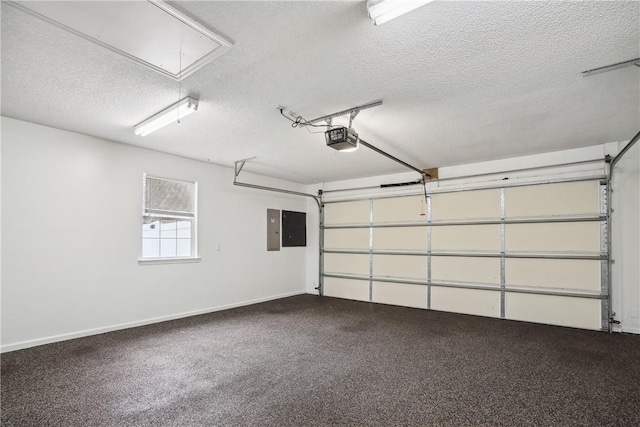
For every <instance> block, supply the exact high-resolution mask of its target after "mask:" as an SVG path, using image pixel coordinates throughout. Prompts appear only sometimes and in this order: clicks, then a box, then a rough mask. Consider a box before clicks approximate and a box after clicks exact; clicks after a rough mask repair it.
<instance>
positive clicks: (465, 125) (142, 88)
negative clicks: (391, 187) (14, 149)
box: [1, 1, 640, 183]
mask: <svg viewBox="0 0 640 427" xmlns="http://www.w3.org/2000/svg"><path fill="white" fill-rule="evenodd" d="M2 3H3V4H2V10H1V14H2V63H1V66H2V70H1V71H2V115H4V116H8V117H13V118H17V119H22V120H26V121H30V122H35V123H40V124H44V125H47V126H53V127H57V128H60V129H66V130H70V131H74V132H79V133H83V134H88V135H93V136H97V137H101V138H106V139H110V140H114V141H118V142H123V143H127V144H133V145H138V146H142V147H147V148H151V149H154V150H159V151H164V152H168V153H174V154H178V155H182V156H186V157H190V158H194V159H199V160H204V161H207V160H208V161H210V162H212V163H217V164H222V165H226V166H232V165H233V162H234V161H235V160H239V159H242V158H247V157H253V156H257V158H256V159H255V160H254V161H252V162H250V163H248V164H247V166H246V170H249V171H253V172H259V173H263V174H266V175H271V176H275V177H280V178H284V179H289V180H293V181H296V182H301V183H313V182H321V181H332V180H338V179H347V178H356V177H364V176H372V175H380V174H388V173H394V172H404V171H406V169H404V168H403V167H402V166H401V165H399V164H397V163H395V162H392V161H391V160H389V159H387V158H385V157H383V156H380V155H379V154H376V153H374V152H372V151H370V150H367V149H366V148H364V147H362V148H360V149H359V150H358V151H356V152H355V153H348V154H347V153H337V152H336V151H334V150H332V149H330V148H327V147H325V146H324V136H323V135H322V134H321V133H318V134H311V133H309V132H308V131H307V130H305V129H302V128H298V129H293V128H291V127H290V122H288V121H287V120H286V119H284V118H283V117H281V116H280V115H279V112H278V111H277V109H276V106H277V105H283V106H286V107H287V108H288V109H289V110H292V111H295V112H297V113H299V114H302V115H303V116H304V117H305V118H307V119H312V118H315V117H318V116H322V115H325V114H329V113H333V112H335V111H339V110H342V109H345V108H349V107H353V106H356V105H360V104H363V103H367V102H370V101H374V100H378V99H383V101H384V104H383V105H382V106H380V107H376V108H374V109H370V110H366V111H363V112H361V113H360V115H358V117H357V118H356V120H355V121H354V128H355V129H356V131H357V132H358V133H359V134H360V136H361V137H362V138H363V139H365V140H367V141H368V142H370V143H372V144H374V145H376V146H378V147H379V148H381V149H383V150H385V151H387V152H389V153H391V154H393V155H395V156H396V157H399V158H400V159H402V160H404V161H406V162H408V163H410V164H413V165H415V166H417V167H420V168H423V167H424V168H427V167H443V166H451V165H458V164H464V163H470V162H477V161H485V160H494V159H500V158H507V157H514V156H520V155H527V154H535V153H541V152H549V151H556V150H563V149H568V148H575V147H582V146H589V145H594V144H600V143H604V142H610V141H620V140H627V139H630V138H631V137H632V136H633V135H634V134H635V133H637V132H638V130H640V68H637V67H628V68H625V69H620V70H616V71H612V72H608V73H603V74H598V75H594V76H591V77H587V78H583V77H582V76H581V74H580V73H581V71H584V70H588V69H592V68H596V67H600V66H604V65H608V64H612V63H616V62H621V61H625V60H629V59H633V58H637V57H640V3H639V2H623V1H615V2H591V1H586V2H444V1H436V2H433V3H430V4H428V5H426V6H424V7H422V8H420V9H418V10H416V11H414V12H412V13H410V14H407V15H404V16H402V17H400V18H397V19H395V20H393V21H390V22H388V23H386V24H384V25H381V26H374V25H373V24H372V22H371V20H369V19H368V18H367V12H366V3H365V2H363V1H359V2H330V1H321V2H310V1H285V2H274V1H258V2H244V1H233V2H222V1H215V2H199V1H188V2H172V3H171V4H172V5H173V6H175V7H176V8H178V9H180V10H181V11H183V12H184V13H186V14H187V15H189V16H191V17H193V18H195V19H197V20H199V21H200V22H202V23H204V24H205V25H207V26H209V27H210V28H212V29H213V30H214V31H216V32H217V33H219V34H221V35H223V36H224V37H226V38H228V39H229V40H231V41H233V43H234V47H233V48H232V49H231V50H230V51H229V52H228V53H226V54H225V55H224V56H223V57H221V58H219V59H217V60H216V61H214V62H213V63H211V64H209V65H207V66H206V67H204V68H202V69H201V70H199V71H197V72H196V73H194V74H193V75H191V76H189V77H187V78H186V79H185V80H183V82H182V88H181V89H180V88H179V86H178V83H177V82H175V81H173V80H171V79H169V78H167V77H164V76H162V75H160V74H158V73H156V72H154V71H151V70H148V69H146V68H144V67H141V66H140V65H138V64H135V63H133V62H131V61H129V60H128V59H126V58H123V57H121V56H120V55H118V54H116V53H113V52H111V51H108V50H106V49H104V48H102V47H100V46H97V45H95V44H93V43H91V42H89V41H87V40H85V39H82V38H80V37H78V36H76V35H73V34H70V33H68V32H66V31H64V30H62V29H60V28H58V27H56V26H54V25H52V24H50V23H47V22H44V21H41V20H39V19H38V18H35V17H33V16H31V15H29V14H27V13H25V12H23V11H21V10H17V9H15V8H13V7H11V6H9V5H7V4H6V3H5V2H2ZM180 90H181V93H182V96H185V95H191V96H193V97H196V98H199V99H200V107H199V108H200V109H199V111H198V112H197V113H196V114H193V115H191V116H189V117H188V118H185V119H184V120H183V122H182V124H180V125H171V126H168V127H166V128H164V129H162V130H160V131H158V132H156V133H154V134H152V135H149V136H146V137H137V136H135V135H134V134H133V126H134V125H135V124H137V123H139V122H141V121H142V120H144V119H145V118H147V117H149V116H151V115H153V114H154V113H156V112H158V111H159V110H161V109H163V108H164V107H166V106H168V105H170V104H172V103H174V102H176V101H177V100H178V99H179V96H180V93H179V91H180ZM312 130H313V129H312ZM313 131H317V130H313Z"/></svg>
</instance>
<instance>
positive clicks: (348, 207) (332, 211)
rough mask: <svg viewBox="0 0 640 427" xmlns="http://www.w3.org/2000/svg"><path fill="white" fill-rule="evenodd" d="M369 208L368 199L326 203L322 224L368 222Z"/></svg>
mask: <svg viewBox="0 0 640 427" xmlns="http://www.w3.org/2000/svg"><path fill="white" fill-rule="evenodd" d="M370 210H371V202H370V201H369V200H358V201H355V202H340V203H327V204H325V205H324V224H325V225H340V224H368V223H369V221H370V219H369V216H370V215H369V211H370Z"/></svg>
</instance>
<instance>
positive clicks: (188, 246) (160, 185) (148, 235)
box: [142, 174, 198, 259]
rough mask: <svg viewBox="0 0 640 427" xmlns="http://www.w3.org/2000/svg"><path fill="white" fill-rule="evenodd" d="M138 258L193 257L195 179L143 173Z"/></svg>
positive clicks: (195, 252) (194, 242) (194, 248)
mask: <svg viewBox="0 0 640 427" xmlns="http://www.w3.org/2000/svg"><path fill="white" fill-rule="evenodd" d="M143 185H144V188H143V199H144V200H143V209H142V220H143V221H142V259H180V258H196V257H197V248H196V219H197V192H198V183H197V182H186V181H175V180H171V179H165V178H157V177H151V176H148V175H146V174H145V175H144V179H143Z"/></svg>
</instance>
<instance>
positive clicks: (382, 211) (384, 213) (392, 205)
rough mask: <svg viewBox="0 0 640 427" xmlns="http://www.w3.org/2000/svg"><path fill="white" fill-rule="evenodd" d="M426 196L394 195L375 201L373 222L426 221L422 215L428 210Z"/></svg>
mask: <svg viewBox="0 0 640 427" xmlns="http://www.w3.org/2000/svg"><path fill="white" fill-rule="evenodd" d="M425 206H426V203H425V201H424V196H410V197H394V198H389V199H377V200H374V201H373V222H374V223H384V222H412V221H416V222H419V221H425V220H426V217H425V216H422V215H420V214H421V213H422V212H426V207H425Z"/></svg>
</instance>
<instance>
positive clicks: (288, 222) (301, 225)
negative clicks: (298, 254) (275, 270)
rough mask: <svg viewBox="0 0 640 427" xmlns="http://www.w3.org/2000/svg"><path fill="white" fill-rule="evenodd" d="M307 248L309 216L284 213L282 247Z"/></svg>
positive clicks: (297, 213) (301, 213) (289, 212)
mask: <svg viewBox="0 0 640 427" xmlns="http://www.w3.org/2000/svg"><path fill="white" fill-rule="evenodd" d="M294 246H307V214H306V213H304V212H293V211H282V247H294Z"/></svg>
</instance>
